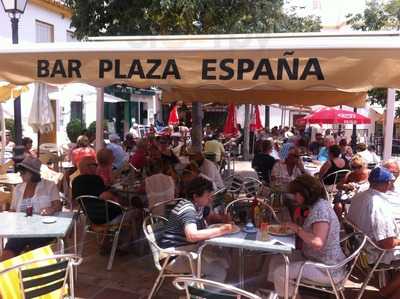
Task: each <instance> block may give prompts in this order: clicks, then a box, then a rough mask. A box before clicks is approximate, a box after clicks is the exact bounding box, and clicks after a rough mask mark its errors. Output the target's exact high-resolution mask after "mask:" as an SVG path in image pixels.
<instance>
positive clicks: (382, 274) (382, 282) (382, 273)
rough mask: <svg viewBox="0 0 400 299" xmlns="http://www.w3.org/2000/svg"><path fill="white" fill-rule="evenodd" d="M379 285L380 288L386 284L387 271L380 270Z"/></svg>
mask: <svg viewBox="0 0 400 299" xmlns="http://www.w3.org/2000/svg"><path fill="white" fill-rule="evenodd" d="M378 285H379V288H380V289H381V288H383V287H384V286H385V285H386V273H385V271H379V272H378Z"/></svg>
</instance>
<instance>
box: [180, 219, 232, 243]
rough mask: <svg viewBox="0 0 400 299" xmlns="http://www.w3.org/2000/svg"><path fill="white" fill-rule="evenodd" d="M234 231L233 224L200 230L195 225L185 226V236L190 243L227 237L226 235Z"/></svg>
mask: <svg viewBox="0 0 400 299" xmlns="http://www.w3.org/2000/svg"><path fill="white" fill-rule="evenodd" d="M232 229H233V227H232V224H224V225H221V226H220V227H214V228H206V229H201V230H198V229H197V225H196V224H195V223H189V224H186V225H185V236H186V239H187V240H188V241H189V242H193V243H195V242H199V241H203V240H207V239H211V238H215V237H219V236H222V235H225V234H226V233H229V232H231V231H232Z"/></svg>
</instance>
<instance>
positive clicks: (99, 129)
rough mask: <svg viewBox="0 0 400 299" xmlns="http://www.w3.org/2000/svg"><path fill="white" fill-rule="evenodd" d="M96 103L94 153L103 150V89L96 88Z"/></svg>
mask: <svg viewBox="0 0 400 299" xmlns="http://www.w3.org/2000/svg"><path fill="white" fill-rule="evenodd" d="M96 90H97V102H96V123H97V125H96V152H97V151H99V150H100V149H102V148H103V144H104V126H103V123H104V88H97V89H96Z"/></svg>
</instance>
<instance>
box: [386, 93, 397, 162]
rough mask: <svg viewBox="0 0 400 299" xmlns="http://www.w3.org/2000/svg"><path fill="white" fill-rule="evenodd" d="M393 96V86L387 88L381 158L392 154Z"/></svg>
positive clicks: (394, 96)
mask: <svg viewBox="0 0 400 299" xmlns="http://www.w3.org/2000/svg"><path fill="white" fill-rule="evenodd" d="M395 98H396V90H395V89H393V88H388V91H387V103H386V116H385V119H386V122H385V129H384V143H383V160H388V159H390V158H391V156H392V143H393V124H394V101H395Z"/></svg>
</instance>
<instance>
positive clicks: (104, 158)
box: [96, 148, 114, 186]
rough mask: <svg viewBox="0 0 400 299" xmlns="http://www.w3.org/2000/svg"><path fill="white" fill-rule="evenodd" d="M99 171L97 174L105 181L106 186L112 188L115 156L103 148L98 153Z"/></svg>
mask: <svg viewBox="0 0 400 299" xmlns="http://www.w3.org/2000/svg"><path fill="white" fill-rule="evenodd" d="M96 158H97V163H98V165H97V171H96V174H97V175H98V176H100V177H101V178H102V179H103V181H104V185H106V186H111V185H112V184H113V181H114V178H113V171H112V167H113V162H114V155H113V152H112V151H111V150H109V149H107V148H103V149H101V150H99V151H98V152H97V155H96Z"/></svg>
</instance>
